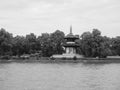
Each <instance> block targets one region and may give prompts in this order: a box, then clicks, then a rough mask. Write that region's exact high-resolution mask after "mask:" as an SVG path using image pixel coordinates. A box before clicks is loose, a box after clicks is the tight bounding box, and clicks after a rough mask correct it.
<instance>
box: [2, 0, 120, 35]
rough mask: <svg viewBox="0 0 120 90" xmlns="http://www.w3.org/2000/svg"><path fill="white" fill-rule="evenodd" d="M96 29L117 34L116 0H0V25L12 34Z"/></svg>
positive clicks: (118, 8) (119, 11) (119, 31)
mask: <svg viewBox="0 0 120 90" xmlns="http://www.w3.org/2000/svg"><path fill="white" fill-rule="evenodd" d="M70 25H72V30H73V33H74V34H79V35H81V34H82V33H83V32H86V31H90V32H91V31H92V30H93V29H94V28H95V29H99V30H100V31H101V32H102V35H103V36H104V35H106V36H109V37H115V36H120V0H0V28H4V29H6V31H8V32H10V33H13V35H26V34H29V33H34V34H36V35H41V33H46V32H47V33H53V32H54V31H56V30H61V31H63V32H64V33H65V34H68V33H69V30H70Z"/></svg>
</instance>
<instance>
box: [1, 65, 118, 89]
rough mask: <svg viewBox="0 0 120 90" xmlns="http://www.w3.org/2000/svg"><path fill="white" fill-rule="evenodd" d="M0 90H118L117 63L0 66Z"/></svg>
mask: <svg viewBox="0 0 120 90" xmlns="http://www.w3.org/2000/svg"><path fill="white" fill-rule="evenodd" d="M0 90H120V64H82V63H78V64H70V63H65V64H64V63H62V64H42V63H9V64H0Z"/></svg>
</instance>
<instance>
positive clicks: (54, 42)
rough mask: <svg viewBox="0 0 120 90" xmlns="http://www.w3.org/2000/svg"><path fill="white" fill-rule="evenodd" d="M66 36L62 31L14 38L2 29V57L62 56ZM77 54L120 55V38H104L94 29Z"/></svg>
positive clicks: (85, 38) (0, 51)
mask: <svg viewBox="0 0 120 90" xmlns="http://www.w3.org/2000/svg"><path fill="white" fill-rule="evenodd" d="M64 37H65V34H64V32H62V31H60V30H56V31H55V32H53V33H42V34H41V35H40V36H36V35H35V34H34V33H30V34H27V35H26V36H19V35H17V36H13V34H12V33H9V32H7V31H6V30H5V29H3V28H1V29H0V56H5V55H9V56H21V55H23V54H35V53H39V54H40V56H41V57H50V56H51V55H53V54H62V53H63V52H65V51H64V48H63V46H62V45H63V44H64V43H65V39H64ZM76 43H77V44H79V48H77V52H78V53H79V54H82V55H84V56H85V57H100V58H106V57H107V56H111V55H120V36H117V37H115V38H110V37H107V36H102V35H101V31H99V30H98V29H93V31H92V32H84V33H83V34H82V35H80V39H79V40H76Z"/></svg>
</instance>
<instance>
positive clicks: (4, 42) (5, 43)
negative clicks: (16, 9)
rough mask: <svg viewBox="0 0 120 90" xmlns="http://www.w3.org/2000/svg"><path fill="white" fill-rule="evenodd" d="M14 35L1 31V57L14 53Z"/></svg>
mask: <svg viewBox="0 0 120 90" xmlns="http://www.w3.org/2000/svg"><path fill="white" fill-rule="evenodd" d="M12 38H13V36H12V34H11V33H9V32H7V31H6V30H5V29H3V28H1V29H0V55H11V54H12V51H11V48H12V43H11V42H12Z"/></svg>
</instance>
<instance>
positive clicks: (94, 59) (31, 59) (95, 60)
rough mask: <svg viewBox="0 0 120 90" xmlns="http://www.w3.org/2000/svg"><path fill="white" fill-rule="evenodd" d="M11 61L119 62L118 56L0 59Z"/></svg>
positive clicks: (1, 60) (0, 60)
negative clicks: (74, 58)
mask: <svg viewBox="0 0 120 90" xmlns="http://www.w3.org/2000/svg"><path fill="white" fill-rule="evenodd" d="M11 62H20V63H24V62H25V63H34V62H35V63H36V62H38V63H39V62H40V63H120V58H80V59H76V60H73V59H64V60H63V59H50V58H49V57H42V58H39V59H35V58H30V59H9V60H6V59H4V60H3V59H0V63H11Z"/></svg>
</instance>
